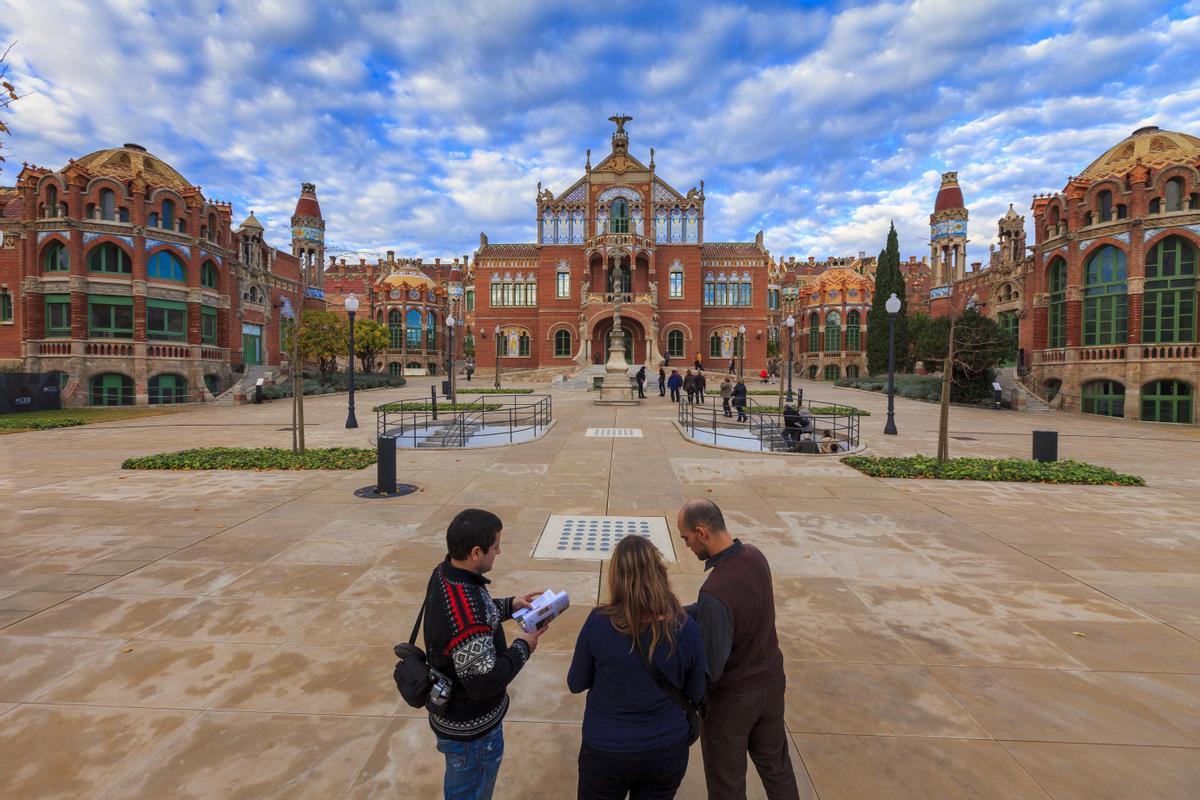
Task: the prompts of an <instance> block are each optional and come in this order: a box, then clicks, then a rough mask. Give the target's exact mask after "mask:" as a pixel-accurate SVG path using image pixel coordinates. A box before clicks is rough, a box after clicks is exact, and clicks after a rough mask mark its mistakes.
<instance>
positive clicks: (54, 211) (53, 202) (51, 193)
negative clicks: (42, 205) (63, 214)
mask: <svg viewBox="0 0 1200 800" xmlns="http://www.w3.org/2000/svg"><path fill="white" fill-rule="evenodd" d="M45 216H47V217H57V216H58V187H57V186H53V185H52V186H48V187H46V214H45Z"/></svg>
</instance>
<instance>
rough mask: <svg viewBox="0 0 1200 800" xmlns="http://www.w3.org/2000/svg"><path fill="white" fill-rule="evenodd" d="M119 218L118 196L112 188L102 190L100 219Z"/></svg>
mask: <svg viewBox="0 0 1200 800" xmlns="http://www.w3.org/2000/svg"><path fill="white" fill-rule="evenodd" d="M116 218H117V196H116V194H115V193H114V192H113V190H112V189H101V190H100V219H107V220H114V219H116Z"/></svg>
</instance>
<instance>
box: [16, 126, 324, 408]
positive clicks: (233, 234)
mask: <svg viewBox="0 0 1200 800" xmlns="http://www.w3.org/2000/svg"><path fill="white" fill-rule="evenodd" d="M0 211H2V213H0V234H2V235H3V246H2V249H0V312H3V313H2V314H0V362H2V363H5V364H7V365H10V366H13V367H17V368H20V369H24V370H25V371H29V372H47V373H57V374H58V375H59V381H60V384H61V386H62V388H63V398H64V402H66V403H67V404H69V405H86V404H93V405H134V404H138V405H141V404H146V403H150V404H159V403H177V402H187V401H198V400H206V399H212V397H213V395H214V394H216V393H219V392H221V391H223V390H225V389H227V388H228V387H229V386H230V385H231V384H232V383H233V381H234V380H235V378H236V375H237V373H239V372H242V371H243V370H244V369H245V368H247V367H257V366H259V365H267V366H278V365H280V364H281V363H282V362H283V361H284V360H285V355H284V354H282V353H281V352H280V341H281V338H280V334H281V330H280V329H281V324H282V321H283V320H284V319H285V318H286V317H287V316H288V315H289V314H294V313H295V310H296V309H299V308H300V307H302V306H309V307H320V308H323V307H324V300H323V299H322V292H321V279H322V273H321V262H322V260H323V258H324V253H323V241H324V222H323V220H322V219H321V212H320V207H319V205H318V204H317V201H316V192H315V188H314V187H313V186H312V185H311V184H305V185H304V186H303V187H302V191H301V196H300V199H299V202H298V203H297V208H296V215H295V216H294V217H293V220H292V222H293V239H292V247H293V252H292V253H284V252H281V251H279V250H277V249H275V248H273V247H271V246H270V245H268V244H267V243H266V242H265V241H264V238H263V227H262V225H261V224H260V223H259V222H258V220H257V219H256V218H255V216H254V214H253V212H251V213H250V215H249V216H248V217H247V218H246V220H245V221H244V222H242V224H241V225H240V226H239V227H238V228H237V229H234V228H233V227H232V218H233V209H232V207H231V206H230V205H229V204H228V203H223V202H220V201H213V200H208V199H206V198H205V197H204V195H203V193H202V192H201V190H200V187H199V186H196V185H194V184H192V183H191V182H190V181H188V180H187V179H186V178H184V177H183V176H182V175H180V174H179V173H178V172H177V171H176V170H174V169H173V168H172V167H170V166H169V165H168V164H166V163H165V162H163V161H162V160H161V159H159V158H156V157H155V156H153V155H152V154H150V153H148V152H147V151H146V149H145V148H144V147H142V146H140V145H136V144H126V145H123V146H121V147H116V148H111V149H106V150H98V151H96V152H94V153H90V154H88V155H86V156H83V157H82V158H79V159H73V160H71V162H70V163H69V164H67V166H65V167H64V168H62V169H61V170H51V169H47V168H43V167H37V166H26V167H25V168H24V169H23V170H22V171H21V173H20V175H19V177H18V179H17V185H16V186H15V187H12V188H5V189H0ZM306 282H307V286H308V287H309V288H308V291H307V296H305V291H304V288H305V283H306Z"/></svg>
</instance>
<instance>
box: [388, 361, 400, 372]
mask: <svg viewBox="0 0 1200 800" xmlns="http://www.w3.org/2000/svg"><path fill="white" fill-rule="evenodd" d="M403 369H404V367H403V365H401V364H400V362H399V361H393V362H392V363H390V364H388V375H399V374H400V372H401V370H403Z"/></svg>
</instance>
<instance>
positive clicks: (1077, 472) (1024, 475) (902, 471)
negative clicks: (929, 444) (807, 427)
mask: <svg viewBox="0 0 1200 800" xmlns="http://www.w3.org/2000/svg"><path fill="white" fill-rule="evenodd" d="M842 463H844V464H846V465H847V466H850V467H853V468H854V469H856V470H858V471H859V472H861V473H863V474H865V475H870V476H872V477H875V478H935V479H939V480H952V481H1011V482H1016V483H1072V484H1083V485H1087V486H1105V485H1108V486H1145V485H1146V481H1145V479H1144V478H1140V477H1138V476H1137V475H1125V474H1123V473H1120V472H1116V471H1114V470H1111V469H1109V468H1108V467H1098V466H1096V465H1094V464H1085V463H1083V462H1081V461H1070V460H1064V461H1050V462H1048V463H1042V462H1040V461H1027V460H1025V459H1023V458H952V459H949V460H948V461H946V462H944V463H939V462H938V460H937V459H936V458H932V457H930V456H922V455H916V456H902V457H882V456H847V457H846V458H843V459H842Z"/></svg>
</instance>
